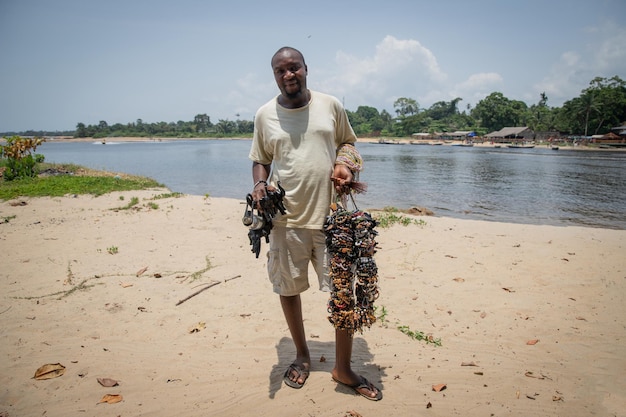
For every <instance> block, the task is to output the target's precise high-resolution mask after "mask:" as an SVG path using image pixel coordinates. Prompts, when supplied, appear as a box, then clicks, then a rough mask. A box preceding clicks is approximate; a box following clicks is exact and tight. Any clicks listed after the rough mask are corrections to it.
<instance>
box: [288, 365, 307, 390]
mask: <svg viewBox="0 0 626 417" xmlns="http://www.w3.org/2000/svg"><path fill="white" fill-rule="evenodd" d="M292 372H295V373H296V374H297V375H298V376H297V377H296V379H291V375H292ZM308 377H309V370H308V369H304V368H303V367H302V366H300V365H298V364H297V363H295V362H294V363H292V364H291V365H289V368H287V370H286V371H285V376H283V381H285V384H286V385H287V386H290V387H291V388H296V389H300V388H302V387H303V386H304V383H305V382H306V380H307V378H308ZM299 379H302V383H299V382H298V380H299Z"/></svg>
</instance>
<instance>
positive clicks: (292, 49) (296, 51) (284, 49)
mask: <svg viewBox="0 0 626 417" xmlns="http://www.w3.org/2000/svg"><path fill="white" fill-rule="evenodd" d="M285 51H292V52H295V53H297V54H298V55H300V58H302V63H303V64H304V66H306V62H305V61H304V55H302V52H300V51H298V50H297V49H296V48H293V47H291V46H283V47H282V48H280V49H279V50H278V51H276V53H274V55H272V61H271V62H274V58H275V57H276V55H278V54H280V53H282V52H285Z"/></svg>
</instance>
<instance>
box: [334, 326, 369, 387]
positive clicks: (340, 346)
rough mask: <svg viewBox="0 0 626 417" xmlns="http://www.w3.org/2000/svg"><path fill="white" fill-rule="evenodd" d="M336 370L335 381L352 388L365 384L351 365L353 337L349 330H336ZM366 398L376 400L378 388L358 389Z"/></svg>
mask: <svg viewBox="0 0 626 417" xmlns="http://www.w3.org/2000/svg"><path fill="white" fill-rule="evenodd" d="M335 341H336V346H335V355H336V362H335V368H334V369H333V370H332V377H333V379H334V380H335V381H337V382H340V383H342V384H344V385H348V386H351V387H357V386H358V385H360V384H361V383H362V382H363V377H362V376H360V375H358V374H356V373H355V372H354V371H353V370H352V367H351V365H350V361H351V359H352V335H351V334H350V333H349V332H348V331H347V330H339V329H336V330H335ZM357 390H358V392H359V393H360V394H361V395H363V396H365V397H371V398H376V396H377V395H378V388H376V387H375V386H374V385H373V384H370V385H369V386H363V387H360V388H358V389H357Z"/></svg>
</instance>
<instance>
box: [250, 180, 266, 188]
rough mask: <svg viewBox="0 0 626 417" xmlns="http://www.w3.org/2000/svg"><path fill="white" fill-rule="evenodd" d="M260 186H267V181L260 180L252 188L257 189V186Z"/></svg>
mask: <svg viewBox="0 0 626 417" xmlns="http://www.w3.org/2000/svg"><path fill="white" fill-rule="evenodd" d="M259 184H265V185H267V181H265V180H258V181H257V182H256V183H255V184H254V187H252V189H255V188H256V186H257V185H259Z"/></svg>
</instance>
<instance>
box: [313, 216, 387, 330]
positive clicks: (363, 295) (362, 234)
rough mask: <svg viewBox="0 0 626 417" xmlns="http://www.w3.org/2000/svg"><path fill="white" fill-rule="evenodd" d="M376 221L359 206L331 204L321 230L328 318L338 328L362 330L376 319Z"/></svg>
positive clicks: (377, 293)
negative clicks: (328, 287)
mask: <svg viewBox="0 0 626 417" xmlns="http://www.w3.org/2000/svg"><path fill="white" fill-rule="evenodd" d="M376 225H377V222H376V220H374V219H373V218H372V217H371V215H370V214H369V213H367V212H364V211H361V210H355V211H348V210H345V209H344V208H343V207H341V206H340V205H333V207H332V211H331V214H330V215H329V216H328V217H327V218H326V222H325V224H324V232H325V234H326V247H327V248H328V254H329V258H330V259H329V260H330V267H329V275H330V280H331V295H330V299H329V300H328V312H329V313H330V316H329V317H328V320H329V321H330V322H331V323H332V324H333V325H334V326H335V328H337V329H341V330H348V331H349V332H350V334H354V332H355V331H359V332H361V333H362V332H363V327H364V326H366V327H368V328H369V327H370V326H371V325H372V324H373V323H374V322H375V321H376V316H375V314H374V301H375V300H376V299H377V298H378V295H379V292H378V268H377V266H376V262H375V261H374V258H373V256H374V254H375V253H376V240H375V237H376V236H377V235H378V232H376V230H375V227H376Z"/></svg>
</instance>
